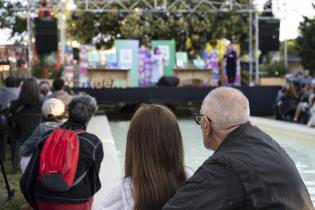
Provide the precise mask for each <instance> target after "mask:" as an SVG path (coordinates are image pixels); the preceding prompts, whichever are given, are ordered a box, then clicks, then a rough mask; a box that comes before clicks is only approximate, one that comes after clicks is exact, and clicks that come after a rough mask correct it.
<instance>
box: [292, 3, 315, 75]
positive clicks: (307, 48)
mask: <svg viewBox="0 0 315 210" xmlns="http://www.w3.org/2000/svg"><path fill="white" fill-rule="evenodd" d="M313 8H314V10H315V4H313ZM299 29H300V36H299V37H298V38H297V45H296V46H297V50H298V53H299V55H300V56H301V58H302V65H303V66H304V67H305V68H307V69H309V70H310V71H312V72H313V73H315V59H314V58H315V17H313V18H308V17H304V21H303V22H301V23H300V26H299Z"/></svg>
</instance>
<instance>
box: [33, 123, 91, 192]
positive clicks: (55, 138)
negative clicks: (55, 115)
mask: <svg viewBox="0 0 315 210" xmlns="http://www.w3.org/2000/svg"><path fill="white" fill-rule="evenodd" d="M84 132H85V131H72V130H66V129H61V128H58V129H54V130H53V132H52V133H51V134H49V136H48V138H47V139H46V141H45V143H44V145H43V148H42V150H41V153H40V162H39V181H40V182H41V183H42V184H43V185H44V186H45V187H47V188H48V189H49V190H52V191H66V190H68V189H70V188H71V187H73V186H75V185H77V184H78V183H79V182H80V181H81V180H82V179H83V178H84V176H85V175H86V172H84V173H83V174H82V175H81V176H80V177H79V178H77V180H76V181H74V178H75V174H76V170H77V165H78V159H79V145H80V142H79V137H78V134H81V133H84Z"/></svg>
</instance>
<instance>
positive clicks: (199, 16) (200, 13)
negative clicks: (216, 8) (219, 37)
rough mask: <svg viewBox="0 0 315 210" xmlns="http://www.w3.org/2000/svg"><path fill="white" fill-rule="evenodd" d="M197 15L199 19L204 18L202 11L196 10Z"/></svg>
mask: <svg viewBox="0 0 315 210" xmlns="http://www.w3.org/2000/svg"><path fill="white" fill-rule="evenodd" d="M197 17H198V20H199V21H203V20H204V19H205V14H204V13H203V12H198V13H197Z"/></svg>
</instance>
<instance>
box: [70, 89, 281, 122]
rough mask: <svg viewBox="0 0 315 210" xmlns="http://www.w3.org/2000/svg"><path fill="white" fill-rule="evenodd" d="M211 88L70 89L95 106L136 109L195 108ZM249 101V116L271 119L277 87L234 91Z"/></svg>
mask: <svg viewBox="0 0 315 210" xmlns="http://www.w3.org/2000/svg"><path fill="white" fill-rule="evenodd" d="M213 88H214V87H144V88H102V89H90V88H74V91H75V92H76V93H79V92H85V93H87V94H89V95H91V96H93V97H95V98H96V100H97V102H98V104H99V105H100V106H102V105H113V106H120V107H123V106H136V105H138V104H141V103H160V104H166V105H169V106H172V107H173V108H176V107H177V106H186V107H187V108H189V107H193V106H195V107H197V108H199V107H198V106H200V104H201V102H202V100H203V98H204V97H205V96H206V95H207V94H208V93H209V92H210V90H211V89H213ZM237 88H238V89H240V90H241V91H242V92H243V93H244V94H245V95H246V96H247V98H248V99H249V103H250V109H251V115H252V116H271V115H273V108H272V106H273V103H274V100H275V98H276V95H277V92H278V90H279V88H280V87H279V86H255V87H237Z"/></svg>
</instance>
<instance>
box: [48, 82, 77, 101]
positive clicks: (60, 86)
mask: <svg viewBox="0 0 315 210" xmlns="http://www.w3.org/2000/svg"><path fill="white" fill-rule="evenodd" d="M64 88H65V82H64V81H63V79H55V80H54V82H53V86H52V90H53V92H52V94H51V95H50V96H49V98H58V99H60V100H61V101H62V102H63V103H64V104H65V105H66V106H68V104H69V103H70V101H71V99H72V96H71V95H69V94H68V93H67V92H66V91H65V90H64Z"/></svg>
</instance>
